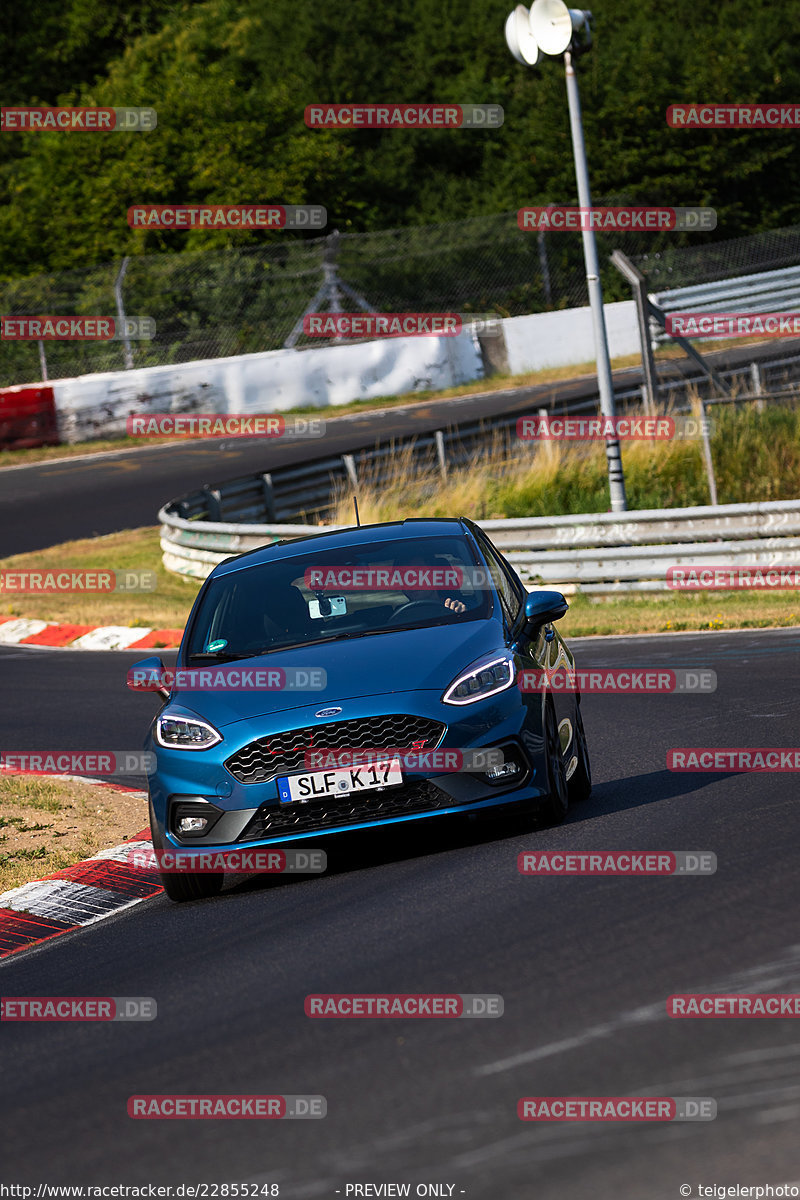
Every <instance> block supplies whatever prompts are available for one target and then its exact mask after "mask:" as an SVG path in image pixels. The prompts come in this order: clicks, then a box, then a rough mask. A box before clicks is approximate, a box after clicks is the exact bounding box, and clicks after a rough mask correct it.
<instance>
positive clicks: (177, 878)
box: [150, 804, 225, 904]
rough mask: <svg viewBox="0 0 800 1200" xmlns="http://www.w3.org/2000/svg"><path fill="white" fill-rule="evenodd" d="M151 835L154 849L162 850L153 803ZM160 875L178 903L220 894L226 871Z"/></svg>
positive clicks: (161, 873)
mask: <svg viewBox="0 0 800 1200" xmlns="http://www.w3.org/2000/svg"><path fill="white" fill-rule="evenodd" d="M150 836H151V837H152V839H153V849H154V850H162V849H163V845H162V842H161V835H160V833H159V829H158V825H157V823H156V818H155V813H154V812H153V806H152V804H151V805H150ZM158 876H159V879H160V880H161V886H162V887H163V889H164V891H165V892H166V894H167V896H168V897H169V899H170V900H174V901H175V903H176V904H184V903H185V902H186V901H187V900H208V899H210V897H212V896H218V895H219V893H220V892H221V891H222V885H223V883H224V882H225V873H224V871H214V872H209V873H208V874H202V875H201V874H199V873H198V872H189V871H185V872H181V874H180V875H173V874H172V873H171V872H167V871H159V873H158Z"/></svg>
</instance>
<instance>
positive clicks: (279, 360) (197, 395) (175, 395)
mask: <svg viewBox="0 0 800 1200" xmlns="http://www.w3.org/2000/svg"><path fill="white" fill-rule="evenodd" d="M482 373H483V367H482V362H481V355H480V349H479V347H478V343H477V340H476V339H475V338H474V337H473V336H472V334H471V333H466V332H465V333H461V334H459V335H458V337H442V338H437V337H408V338H381V339H379V340H376V341H372V342H361V343H358V344H357V345H352V344H350V345H347V344H344V345H340V346H322V347H320V348H319V349H311V350H272V351H268V352H265V353H263V354H241V355H237V356H236V357H233V358H213V359H208V360H204V361H200V362H192V363H182V364H179V365H177V366H166V367H144V368H141V369H138V370H137V369H134V370H131V371H110V372H106V373H103V374H97V375H80V376H78V377H76V378H74V379H60V380H53V381H52V385H53V393H54V396H55V405H56V411H57V414H58V421H59V431H60V434H61V439H62V441H65V442H80V441H86V440H87V439H89V438H93V437H98V436H100V435H101V434H104V435H113V434H116V433H121V432H124V430H125V423H126V420H127V418H128V417H129V416H132V415H136V414H147V413H157V412H173V413H177V412H186V413H194V412H200V413H268V412H281V411H284V410H285V409H288V408H299V407H312V406H317V407H320V408H326V407H328V406H329V405H336V404H347V403H348V402H349V401H351V400H359V399H373V398H375V397H377V396H392V395H396V394H398V393H400V392H412V391H421V390H423V389H427V388H430V389H434V390H436V389H439V388H447V387H452V386H454V385H457V384H460V383H467V382H470V381H471V380H473V379H480V378H481V375H482Z"/></svg>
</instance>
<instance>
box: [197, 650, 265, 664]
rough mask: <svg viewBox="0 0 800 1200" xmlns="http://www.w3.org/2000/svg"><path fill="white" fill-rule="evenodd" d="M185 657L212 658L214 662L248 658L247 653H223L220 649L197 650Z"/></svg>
mask: <svg viewBox="0 0 800 1200" xmlns="http://www.w3.org/2000/svg"><path fill="white" fill-rule="evenodd" d="M186 657H187V658H213V659H214V660H215V661H216V662H234V661H236V660H237V659H242V658H250V657H251V656H250V655H249V654H223V652H222V651H221V650H199V651H197V652H196V653H194V654H187V655H186Z"/></svg>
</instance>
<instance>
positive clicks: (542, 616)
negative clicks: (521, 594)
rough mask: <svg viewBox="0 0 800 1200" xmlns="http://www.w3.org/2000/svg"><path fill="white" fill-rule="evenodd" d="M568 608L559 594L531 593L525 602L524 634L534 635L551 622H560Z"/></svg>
mask: <svg viewBox="0 0 800 1200" xmlns="http://www.w3.org/2000/svg"><path fill="white" fill-rule="evenodd" d="M568 608H569V605H568V604H567V602H566V600H565V599H564V597H563V596H562V595H561V592H531V593H530V595H529V596H528V599H527V600H526V601H525V631H526V633H534V632H535V631H536V630H537V629H539V628H540V626H542V625H549V624H550V622H551V621H560V620H561V618H562V617H563V616H564V614H565V613H566V611H567V609H568Z"/></svg>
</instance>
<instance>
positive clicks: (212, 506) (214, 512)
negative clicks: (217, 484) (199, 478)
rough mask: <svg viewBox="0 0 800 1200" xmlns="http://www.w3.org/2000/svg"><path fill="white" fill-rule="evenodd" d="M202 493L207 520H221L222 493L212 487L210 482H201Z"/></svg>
mask: <svg viewBox="0 0 800 1200" xmlns="http://www.w3.org/2000/svg"><path fill="white" fill-rule="evenodd" d="M203 495H204V497H205V502H206V512H207V513H208V517H207V520H209V521H221V520H222V494H221V493H220V491H219V489H218V488H212V487H211V485H210V484H208V483H204V484H203Z"/></svg>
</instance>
